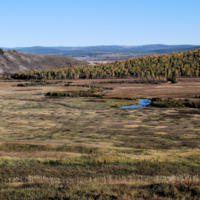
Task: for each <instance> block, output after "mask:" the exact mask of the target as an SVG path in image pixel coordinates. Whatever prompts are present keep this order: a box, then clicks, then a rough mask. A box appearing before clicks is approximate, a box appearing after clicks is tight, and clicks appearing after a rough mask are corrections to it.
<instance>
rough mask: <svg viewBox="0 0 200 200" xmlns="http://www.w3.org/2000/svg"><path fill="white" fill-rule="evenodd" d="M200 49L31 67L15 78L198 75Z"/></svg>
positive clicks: (199, 69) (146, 77)
mask: <svg viewBox="0 0 200 200" xmlns="http://www.w3.org/2000/svg"><path fill="white" fill-rule="evenodd" d="M199 71H200V49H195V50H190V51H182V52H177V53H171V54H162V55H155V56H147V57H140V58H134V59H127V60H122V61H116V62H113V63H107V64H100V65H96V66H91V65H86V66H74V67H71V68H63V69H51V70H34V71H30V72H24V73H17V74H15V78H22V77H34V78H37V77H43V78H46V79H65V78H110V77H118V78H127V77H141V78H145V79H157V78H159V77H165V78H167V77H170V76H172V74H176V75H179V76H192V77H198V76H199V75H200V72H199Z"/></svg>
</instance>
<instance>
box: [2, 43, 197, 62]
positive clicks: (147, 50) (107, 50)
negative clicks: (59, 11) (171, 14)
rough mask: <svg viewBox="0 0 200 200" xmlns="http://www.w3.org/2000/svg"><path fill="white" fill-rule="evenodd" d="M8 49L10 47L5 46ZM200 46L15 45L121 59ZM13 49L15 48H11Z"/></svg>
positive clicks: (22, 49)
mask: <svg viewBox="0 0 200 200" xmlns="http://www.w3.org/2000/svg"><path fill="white" fill-rule="evenodd" d="M2 48H3V49H5V50H8V49H9V48H4V47H2ZM197 48H200V45H163V44H153V45H142V46H119V45H111V46H106V45H105V46H104V45H102V46H88V47H60V46H58V47H41V46H34V47H14V49H16V50H17V51H19V52H22V53H31V54H37V55H51V56H64V57H66V56H67V57H75V58H79V59H81V60H120V59H126V58H132V57H139V56H147V55H155V54H165V53H171V52H178V51H186V50H192V49H197ZM11 49H13V48H11Z"/></svg>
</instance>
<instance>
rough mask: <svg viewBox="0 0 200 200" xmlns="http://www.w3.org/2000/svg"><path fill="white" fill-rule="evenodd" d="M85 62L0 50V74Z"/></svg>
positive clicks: (85, 63)
mask: <svg viewBox="0 0 200 200" xmlns="http://www.w3.org/2000/svg"><path fill="white" fill-rule="evenodd" d="M87 64H88V63H87V62H86V61H80V60H76V59H74V58H67V57H61V56H41V55H34V54H27V53H19V52H12V51H9V52H8V51H3V50H1V52H0V74H15V73H16V72H22V71H30V70H36V69H52V68H63V67H71V66H74V65H87Z"/></svg>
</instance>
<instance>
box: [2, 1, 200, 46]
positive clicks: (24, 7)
mask: <svg viewBox="0 0 200 200" xmlns="http://www.w3.org/2000/svg"><path fill="white" fill-rule="evenodd" d="M199 9H200V0H0V15H1V17H0V31H1V32H0V46H1V47H29V46H96V45H127V46H133V45H146V44H170V45H176V44H193V45H200V26H199V19H200V12H199Z"/></svg>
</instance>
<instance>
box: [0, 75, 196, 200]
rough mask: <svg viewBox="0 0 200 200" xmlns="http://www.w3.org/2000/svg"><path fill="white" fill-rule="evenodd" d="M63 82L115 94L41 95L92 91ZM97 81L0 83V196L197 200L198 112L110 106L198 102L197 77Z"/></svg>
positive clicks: (14, 197)
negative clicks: (158, 100) (156, 100)
mask: <svg viewBox="0 0 200 200" xmlns="http://www.w3.org/2000/svg"><path fill="white" fill-rule="evenodd" d="M67 81H70V82H73V83H74V84H85V83H87V84H90V83H91V82H96V83H95V84H93V85H95V86H99V87H109V88H114V90H110V91H108V92H106V93H105V95H106V97H108V98H107V99H97V98H69V97H59V98H58V97H45V96H39V94H46V93H47V92H49V91H67V90H68V91H70V90H89V89H88V88H84V87H74V86H72V87H66V86H64V84H65V82H67ZM101 81H105V79H103V80H101V79H96V80H91V79H87V80H66V81H63V83H60V84H55V85H54V84H52V85H49V86H36V87H17V84H18V82H13V81H11V82H3V81H2V82H0V119H1V120H0V156H1V157H0V187H1V191H0V199H98V200H99V199H120V200H121V199H124V200H130V199H199V198H200V186H199V183H200V178H199V176H200V123H199V122H200V109H194V108H186V109H178V108H154V107H146V108H138V109H121V108H114V107H112V106H113V105H116V104H120V103H122V102H121V101H123V100H114V99H112V97H137V98H139V97H140V98H141V97H149V98H153V97H164V98H168V97H172V98H175V99H180V98H182V99H184V98H187V99H190V100H192V101H200V99H197V98H194V97H195V95H200V79H198V78H180V79H179V83H178V84H170V83H165V84H160V85H150V84H149V85H147V84H98V82H101ZM106 81H109V79H106Z"/></svg>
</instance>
